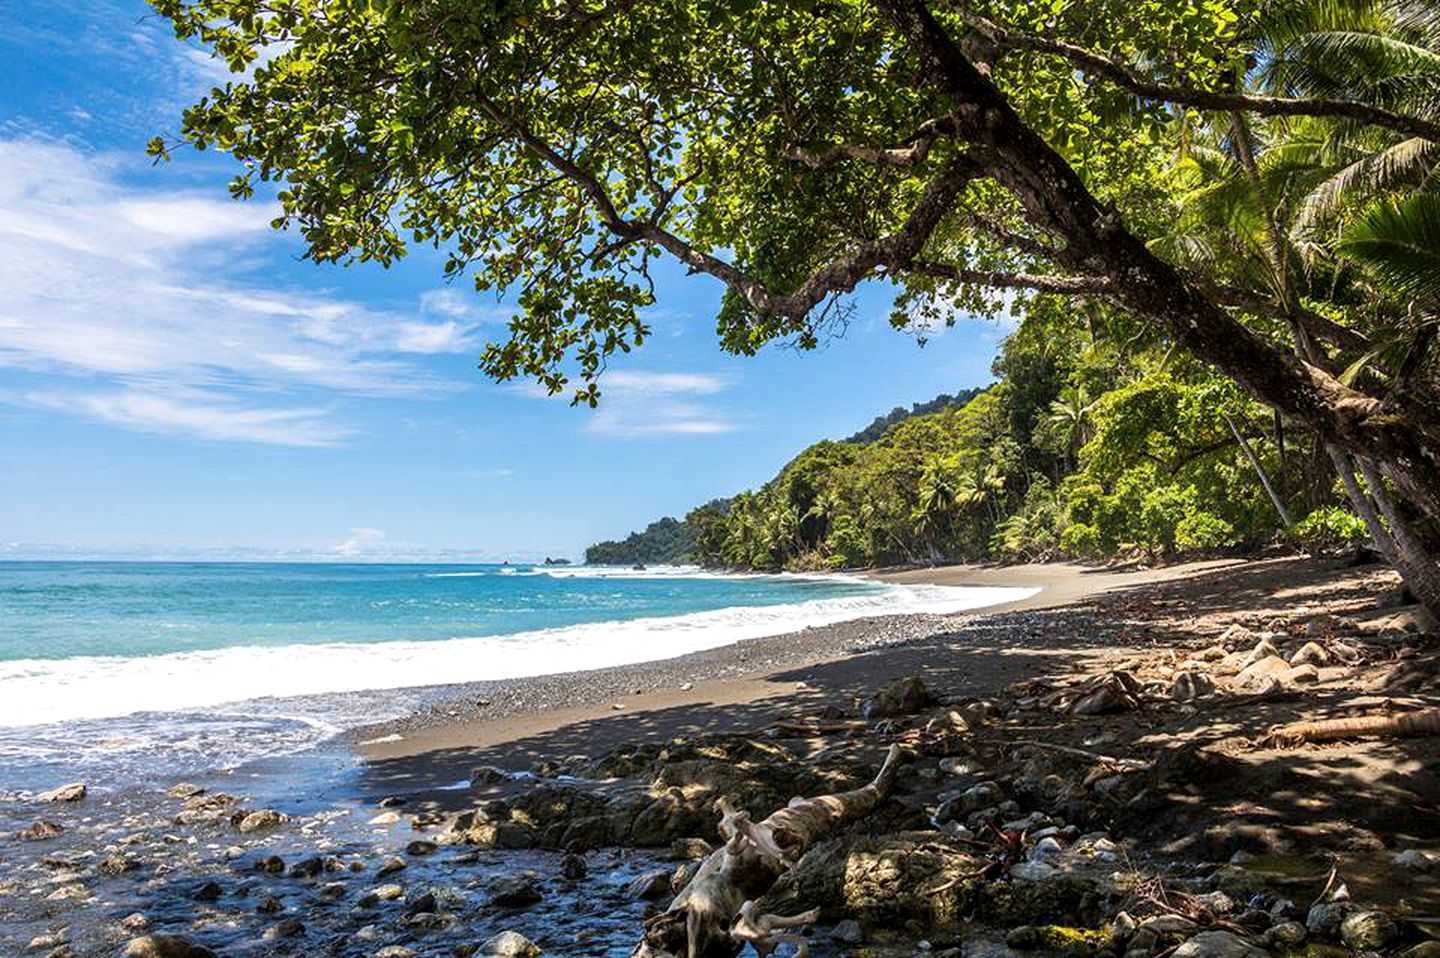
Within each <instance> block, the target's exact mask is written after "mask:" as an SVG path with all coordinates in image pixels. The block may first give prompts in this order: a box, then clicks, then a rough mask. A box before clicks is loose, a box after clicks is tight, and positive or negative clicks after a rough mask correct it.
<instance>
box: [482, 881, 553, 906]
mask: <svg viewBox="0 0 1440 958" xmlns="http://www.w3.org/2000/svg"><path fill="white" fill-rule="evenodd" d="M543 898H544V896H543V895H541V894H540V890H539V889H538V888H536V887H535V883H534V882H533V881H531V880H530V879H529V878H507V879H504V880H503V881H501V882H499V883H498V884H497V885H496V886H495V890H494V891H493V892H492V893H491V895H490V904H492V905H500V906H501V907H503V908H525V907H527V906H529V905H534V904H537V903H538V902H540V901H541V900H542V899H543Z"/></svg>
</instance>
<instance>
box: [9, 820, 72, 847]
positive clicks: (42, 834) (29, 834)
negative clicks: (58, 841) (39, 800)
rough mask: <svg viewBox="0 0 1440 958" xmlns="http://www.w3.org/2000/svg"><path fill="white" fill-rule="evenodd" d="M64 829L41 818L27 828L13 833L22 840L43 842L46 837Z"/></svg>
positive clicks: (51, 836) (59, 832)
mask: <svg viewBox="0 0 1440 958" xmlns="http://www.w3.org/2000/svg"><path fill="white" fill-rule="evenodd" d="M64 831H65V829H64V828H61V827H60V826H59V825H57V824H55V823H54V822H47V821H45V820H44V819H41V820H40V821H38V822H36V823H35V824H34V825H31V826H30V827H29V828H23V829H21V830H20V831H19V832H17V833H16V834H15V837H16V838H18V839H20V840H21V841H22V842H43V841H45V840H47V839H50V838H54V837H55V836H56V835H60V834H62V833H63V832H64Z"/></svg>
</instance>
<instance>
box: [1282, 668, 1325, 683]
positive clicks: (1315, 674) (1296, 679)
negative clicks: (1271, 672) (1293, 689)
mask: <svg viewBox="0 0 1440 958" xmlns="http://www.w3.org/2000/svg"><path fill="white" fill-rule="evenodd" d="M1280 681H1282V682H1284V683H1285V684H1286V685H1314V684H1315V683H1316V682H1318V681H1320V670H1319V669H1317V668H1315V666H1313V665H1297V666H1295V667H1294V668H1292V669H1287V670H1286V671H1285V672H1284V673H1283V674H1282V675H1281V676H1280Z"/></svg>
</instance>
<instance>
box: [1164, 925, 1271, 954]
mask: <svg viewBox="0 0 1440 958" xmlns="http://www.w3.org/2000/svg"><path fill="white" fill-rule="evenodd" d="M1170 954H1171V958H1270V953H1269V952H1268V951H1266V950H1265V949H1264V948H1256V947H1255V946H1254V945H1252V944H1250V943H1249V942H1247V941H1246V940H1245V939H1243V938H1241V937H1239V936H1238V935H1233V934H1231V933H1230V932H1228V931H1202V932H1201V933H1200V934H1198V935H1196V936H1195V937H1194V938H1191V939H1190V940H1189V941H1187V942H1185V943H1184V944H1182V945H1181V946H1180V947H1179V948H1176V949H1175V950H1174V951H1173V952H1171V953H1170Z"/></svg>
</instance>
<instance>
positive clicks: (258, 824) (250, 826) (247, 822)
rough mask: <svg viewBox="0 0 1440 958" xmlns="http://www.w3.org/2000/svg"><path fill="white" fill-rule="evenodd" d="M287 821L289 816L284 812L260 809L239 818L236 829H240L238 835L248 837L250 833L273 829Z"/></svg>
mask: <svg viewBox="0 0 1440 958" xmlns="http://www.w3.org/2000/svg"><path fill="white" fill-rule="evenodd" d="M289 820H290V816H288V815H286V814H285V813H284V812H277V811H276V810H275V809H273V808H262V809H260V810H259V811H254V812H251V813H250V814H248V815H246V816H245V817H243V818H241V819H240V824H239V825H237V826H236V827H237V828H239V829H240V834H242V835H248V834H250V833H251V832H258V831H260V830H261V829H265V828H275V827H277V826H280V825H283V824H285V823H286V822H288V821H289Z"/></svg>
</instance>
